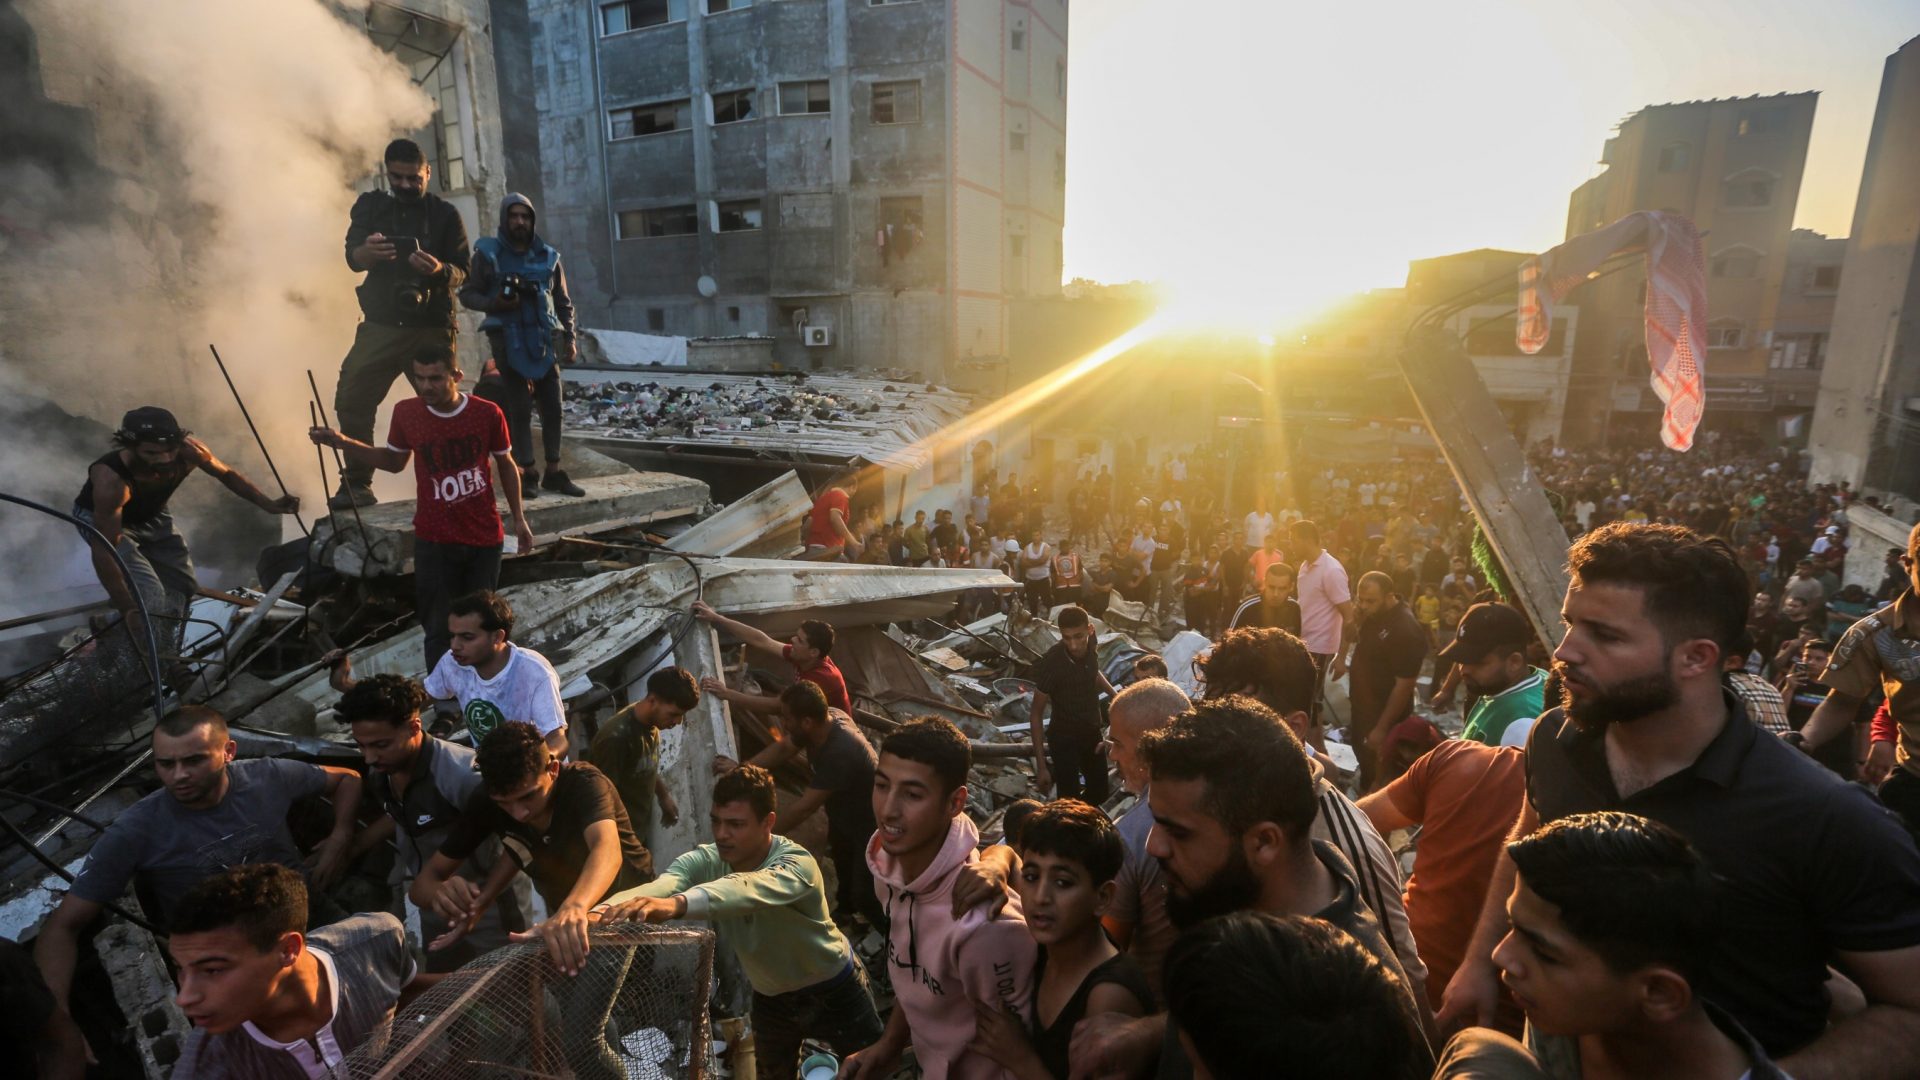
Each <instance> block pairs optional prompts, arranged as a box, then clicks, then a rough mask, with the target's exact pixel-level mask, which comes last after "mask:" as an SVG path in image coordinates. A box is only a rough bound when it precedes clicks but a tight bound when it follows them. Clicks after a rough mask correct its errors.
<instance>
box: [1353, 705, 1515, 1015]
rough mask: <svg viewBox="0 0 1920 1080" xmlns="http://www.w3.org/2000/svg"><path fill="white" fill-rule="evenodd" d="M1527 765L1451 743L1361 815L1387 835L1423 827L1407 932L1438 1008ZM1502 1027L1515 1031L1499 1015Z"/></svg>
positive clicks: (1471, 744)
mask: <svg viewBox="0 0 1920 1080" xmlns="http://www.w3.org/2000/svg"><path fill="white" fill-rule="evenodd" d="M1526 785H1527V772H1526V758H1525V755H1523V754H1522V753H1521V751H1520V749H1519V748H1518V747H1512V746H1488V745H1486V744H1485V743H1480V742H1475V741H1473V740H1471V739H1448V740H1446V741H1444V742H1442V743H1440V745H1438V746H1436V747H1434V748H1433V749H1432V750H1429V751H1428V752H1427V753H1426V754H1425V755H1423V756H1422V757H1421V758H1420V759H1419V760H1418V761H1415V762H1414V763H1413V764H1412V765H1411V766H1409V767H1408V768H1407V771H1406V772H1404V773H1401V774H1400V775H1399V776H1398V777H1396V778H1395V779H1394V781H1393V782H1392V783H1390V784H1388V785H1387V786H1386V787H1383V788H1381V789H1380V790H1378V791H1375V792H1373V793H1372V794H1370V795H1368V796H1367V797H1366V798H1364V799H1361V800H1360V809H1361V811H1362V812H1364V813H1365V814H1366V815H1367V817H1368V818H1370V819H1372V821H1373V826H1374V828H1376V829H1379V830H1380V833H1381V835H1383V836H1384V835H1386V834H1388V833H1391V832H1393V831H1394V830H1396V829H1406V828H1411V827H1413V826H1415V825H1419V826H1421V829H1420V845H1419V847H1418V848H1417V849H1416V850H1415V852H1414V856H1413V875H1412V876H1411V877H1409V878H1408V879H1407V888H1406V900H1407V924H1408V926H1409V928H1411V929H1412V930H1413V940H1414V944H1415V945H1417V946H1418V947H1419V949H1420V959H1422V960H1424V961H1426V964H1427V996H1428V1000H1430V1001H1439V1000H1440V999H1441V997H1443V996H1444V992H1445V990H1446V988H1447V982H1448V980H1450V979H1452V978H1453V973H1454V970H1455V969H1456V968H1458V967H1459V966H1460V961H1461V959H1462V958H1463V957H1464V956H1465V955H1466V951H1467V944H1468V942H1469V941H1470V940H1471V939H1472V937H1473V930H1474V926H1475V925H1476V924H1477V923H1478V922H1479V918H1480V908H1481V905H1482V904H1484V903H1485V902H1486V898H1487V888H1488V884H1489V882H1491V880H1492V878H1493V867H1494V863H1495V862H1497V861H1498V860H1499V858H1500V848H1501V845H1502V844H1504V843H1506V840H1507V833H1508V832H1509V831H1511V830H1512V828H1513V819H1514V817H1515V816H1516V815H1517V814H1519V813H1520V803H1521V800H1523V799H1524V798H1525V797H1526ZM1497 1026H1500V1027H1502V1028H1509V1029H1511V1030H1513V1031H1516V1032H1517V1031H1518V1028H1519V1015H1518V1013H1516V1012H1514V1011H1513V1008H1512V1006H1511V1004H1510V1003H1509V1004H1507V1005H1504V1006H1503V1007H1502V1013H1501V1016H1500V1017H1499V1023H1498V1024H1497Z"/></svg>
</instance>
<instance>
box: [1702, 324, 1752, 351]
mask: <svg viewBox="0 0 1920 1080" xmlns="http://www.w3.org/2000/svg"><path fill="white" fill-rule="evenodd" d="M1745 342H1746V331H1745V329H1743V328H1742V327H1741V325H1740V324H1739V323H1737V322H1735V321H1734V320H1732V319H1720V320H1716V321H1714V322H1710V323H1708V324H1707V348H1709V349H1737V348H1739V347H1740V346H1741V345H1743V344H1745Z"/></svg>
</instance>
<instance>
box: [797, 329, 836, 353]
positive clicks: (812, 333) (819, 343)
mask: <svg viewBox="0 0 1920 1080" xmlns="http://www.w3.org/2000/svg"><path fill="white" fill-rule="evenodd" d="M800 343H801V344H803V345H805V346H806V347H808V348H810V349H820V348H825V347H826V346H828V345H831V344H833V328H832V327H828V326H814V325H812V324H808V325H806V326H803V327H801V328H800Z"/></svg>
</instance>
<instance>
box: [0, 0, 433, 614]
mask: <svg viewBox="0 0 1920 1080" xmlns="http://www.w3.org/2000/svg"><path fill="white" fill-rule="evenodd" d="M355 6H358V7H360V8H361V9H362V10H352V8H353V7H355ZM364 6H365V0H360V3H359V4H358V5H340V4H335V3H323V2H321V0H168V2H166V3H154V2H153V0H87V2H86V3H73V2H71V0H14V2H11V3H10V2H9V0H0V69H9V70H6V71H0V327H4V331H5V332H4V333H0V491H8V492H12V493H15V494H19V495H23V496H26V497H29V498H33V499H37V500H39V501H42V502H46V503H48V504H50V505H52V506H54V507H56V508H59V509H63V510H64V509H65V508H67V507H68V506H69V505H71V503H72V501H73V497H74V494H75V493H76V492H77V491H78V490H79V487H80V484H81V482H82V481H83V480H84V479H85V466H86V463H87V461H89V460H90V459H91V458H93V457H95V456H97V455H98V454H100V453H102V452H104V451H105V450H106V449H107V444H106V441H105V432H107V431H110V430H111V429H112V428H114V427H117V426H118V423H119V419H120V416H121V414H122V413H123V412H124V411H125V410H127V409H129V408H131V407H133V406H136V405H142V404H160V405H165V406H167V407H168V408H171V409H172V410H173V411H174V412H175V413H176V415H178V416H179V418H180V420H181V423H182V424H183V425H184V426H185V427H187V428H189V429H190V430H192V431H194V432H195V433H196V434H198V435H199V436H200V437H201V438H203V439H204V440H205V441H207V442H208V443H209V444H210V445H211V446H212V447H213V449H214V450H215V452H216V453H218V454H219V455H220V456H222V457H223V458H225V459H226V460H227V461H229V462H230V463H233V464H235V465H237V466H238V467H240V468H241V469H242V471H243V472H246V473H247V474H248V475H249V476H250V477H251V478H253V479H254V480H255V482H257V483H259V484H260V486H261V487H262V488H264V489H266V490H267V491H269V492H272V493H276V494H277V490H276V486H275V484H274V482H273V479H272V476H271V475H270V473H269V471H268V469H267V465H266V462H265V461H264V460H263V459H262V457H261V455H260V453H259V451H258V450H256V449H255V448H254V446H253V441H252V438H251V436H250V435H249V434H248V432H247V429H246V425H245V423H244V422H243V421H242V419H241V416H240V412H239V409H238V408H237V407H236V406H235V404H234V402H233V399H232V397H231V396H230V395H229V393H228V391H227V388H226V385H225V384H224V383H223V382H222V381H221V378H220V373H219V370H218V369H217V368H216V367H215V366H214V364H213V360H212V357H211V356H210V355H209V354H208V352H207V345H208V343H209V342H212V343H215V344H217V345H218V346H219V348H220V351H221V355H222V356H223V357H224V358H225V359H226V362H227V365H228V367H229V368H230V369H231V370H232V373H233V378H234V381H235V382H236V383H237V384H238V386H239V388H240V392H241V393H242V394H243V395H244V396H245V398H246V402H247V406H248V408H249V409H251V410H252V413H253V416H254V419H255V420H256V422H258V423H259V424H260V426H261V429H262V434H263V435H264V436H265V438H266V441H267V445H268V447H269V448H270V450H271V452H272V454H273V459H274V462H275V464H277V465H278V466H279V469H280V473H281V476H282V477H283V478H284V479H285V481H286V483H287V485H288V487H289V488H290V489H291V490H292V491H293V492H294V493H295V494H297V495H300V496H301V497H302V498H303V500H304V501H305V503H306V505H307V516H308V518H309V520H311V517H312V513H313V512H314V511H315V510H316V509H317V508H318V503H319V501H320V500H321V499H323V498H324V495H325V492H324V491H323V490H322V489H321V486H320V485H321V480H320V476H319V473H318V470H317V467H316V464H315V460H314V454H313V449H312V447H311V445H310V444H308V443H307V441H306V439H305V429H306V426H307V405H306V402H307V398H308V393H307V384H306V377H305V374H304V370H305V369H307V368H312V369H313V370H314V372H315V374H316V375H318V376H319V378H320V381H321V386H322V390H323V392H326V393H328V394H329V399H328V401H327V406H328V408H329V409H331V408H332V401H331V396H330V395H331V387H332V383H333V374H334V372H336V371H337V369H338V365H339V360H340V357H341V356H342V355H343V354H344V353H345V351H346V348H347V346H348V344H349V343H350V342H351V340H352V335H353V328H354V324H355V323H356V322H357V321H358V311H357V308H356V306H355V302H354V298H353V293H352V288H353V285H354V284H355V283H356V281H357V277H356V275H354V274H352V273H351V272H350V271H349V270H348V269H347V267H346V265H345V263H344V261H343V254H342V247H341V238H342V236H343V234H344V232H345V226H346V220H347V211H348V208H349V207H350V206H351V205H352V202H353V199H354V197H355V195H356V194H357V185H362V184H364V182H365V181H366V178H368V177H369V176H371V175H372V174H373V172H374V170H375V169H376V167H377V165H378V161H379V157H380V151H381V148H382V147H383V146H384V145H385V144H386V142H387V140H389V139H391V138H393V137H395V136H396V135H400V134H404V133H407V132H409V131H413V130H416V129H418V128H419V127H421V126H422V125H424V124H425V123H426V122H427V121H428V120H429V119H430V117H431V115H432V111H431V110H432V106H431V104H430V102H429V101H428V99H427V97H426V96H425V95H424V94H423V93H422V92H421V91H420V90H418V89H417V88H416V87H415V86H414V85H413V84H412V82H411V80H410V79H409V77H408V75H407V72H406V69H405V68H404V67H403V66H402V65H401V64H400V62H399V61H397V60H396V59H394V58H393V57H392V56H390V55H388V54H386V53H384V52H382V51H381V50H380V49H379V48H377V47H376V46H375V45H374V44H373V43H372V42H371V41H370V40H369V39H368V37H367V36H366V33H365V32H364V30H363V29H362V22H361V20H362V17H363V15H364V10H363V9H364ZM36 57H37V63H35V62H34V61H35V59H36ZM16 60H18V61H20V62H18V63H16V62H14V61H16ZM68 414H71V415H68ZM181 499H182V504H181V505H180V506H179V507H178V509H179V510H180V513H177V514H176V517H177V518H179V519H182V520H181V522H180V523H181V526H182V531H183V532H185V533H186V535H187V537H188V540H189V542H190V543H191V544H192V545H193V547H194V552H195V557H196V560H197V561H199V562H200V564H201V566H202V575H201V576H202V583H203V584H207V585H225V584H233V583H238V582H241V581H244V580H246V579H247V578H249V577H250V576H251V570H250V567H251V565H252V561H253V558H254V555H255V554H256V553H257V550H258V546H259V543H260V542H261V536H262V533H263V530H264V532H265V536H266V537H267V538H268V539H271V538H272V535H273V534H272V531H271V530H272V529H273V527H274V526H273V521H272V519H270V518H268V517H267V515H265V514H261V513H259V512H257V511H255V510H253V509H252V508H250V507H247V506H244V505H242V504H241V503H239V502H237V501H236V500H234V499H233V497H232V496H231V495H229V494H228V493H226V492H224V491H222V490H219V485H218V484H217V483H214V482H213V481H211V480H210V479H208V478H206V477H199V478H195V479H193V480H191V481H189V483H188V484H187V486H186V487H184V488H183V489H182V491H181ZM35 516H36V515H32V514H30V513H28V512H26V511H23V510H19V509H16V508H13V507H0V615H5V614H10V613H17V612H21V611H35V610H45V609H47V608H51V607H57V606H65V605H68V604H72V603H78V602H84V601H86V600H89V599H92V598H95V597H98V596H99V595H100V593H99V591H98V587H97V585H95V584H94V582H93V580H92V575H91V574H90V573H89V572H88V571H87V563H86V559H85V556H84V552H82V551H78V550H77V549H76V545H74V544H73V542H72V536H73V534H72V532H71V530H70V529H68V528H66V527H65V526H60V527H58V528H50V527H49V526H48V524H47V523H44V522H29V521H26V520H23V519H25V518H32V517H35ZM291 527H292V526H291V524H290V523H289V524H288V528H289V529H291ZM242 537H244V538H246V539H247V540H248V541H250V542H243V541H242V540H241V539H240V538H242ZM223 541H224V543H223Z"/></svg>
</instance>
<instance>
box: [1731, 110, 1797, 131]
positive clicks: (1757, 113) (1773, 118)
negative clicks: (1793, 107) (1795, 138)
mask: <svg viewBox="0 0 1920 1080" xmlns="http://www.w3.org/2000/svg"><path fill="white" fill-rule="evenodd" d="M1785 130H1787V110H1785V109H1781V108H1771V109H1748V110H1746V111H1745V112H1742V113H1741V114H1740V119H1739V121H1738V122H1736V123H1735V125H1734V133H1735V134H1736V135H1739V136H1740V137H1742V138H1745V137H1746V136H1749V135H1778V134H1780V133H1781V132H1783V131H1785Z"/></svg>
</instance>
